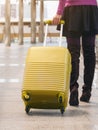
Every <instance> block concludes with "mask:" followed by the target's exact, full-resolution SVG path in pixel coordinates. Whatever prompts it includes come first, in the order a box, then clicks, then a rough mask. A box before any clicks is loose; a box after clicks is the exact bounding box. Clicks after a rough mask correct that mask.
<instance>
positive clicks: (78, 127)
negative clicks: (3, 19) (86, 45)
mask: <svg viewBox="0 0 98 130" xmlns="http://www.w3.org/2000/svg"><path fill="white" fill-rule="evenodd" d="M30 46H32V45H31V44H29V43H25V44H24V45H23V46H20V45H17V44H16V43H15V44H14V43H13V44H12V46H11V47H5V45H4V44H2V43H1V44H0V130H98V65H97V66H96V71H95V78H94V83H93V90H92V98H91V101H90V103H89V104H88V103H83V102H80V105H79V107H71V106H69V105H68V107H67V108H66V111H65V113H64V115H63V116H61V113H60V111H59V110H38V109H34V110H33V109H32V112H31V114H30V115H26V113H25V111H24V104H23V101H22V99H21V89H22V82H23V72H24V66H25V56H26V53H27V50H28V48H29V47H30ZM82 71H83V66H82V56H81V63H80V77H79V84H80V88H79V94H80V95H81V86H82V81H83V80H82V77H83V72H82ZM80 95H79V96H80Z"/></svg>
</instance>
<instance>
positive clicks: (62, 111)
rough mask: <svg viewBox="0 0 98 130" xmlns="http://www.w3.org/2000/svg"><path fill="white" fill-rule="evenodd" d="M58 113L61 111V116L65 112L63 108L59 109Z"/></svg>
mask: <svg viewBox="0 0 98 130" xmlns="http://www.w3.org/2000/svg"><path fill="white" fill-rule="evenodd" d="M60 111H61V114H62V115H63V113H64V111H65V109H64V107H61V109H60Z"/></svg>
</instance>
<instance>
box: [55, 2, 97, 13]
mask: <svg viewBox="0 0 98 130" xmlns="http://www.w3.org/2000/svg"><path fill="white" fill-rule="evenodd" d="M96 1H97V0H59V5H58V9H57V14H59V15H61V14H62V12H63V9H64V7H67V6H73V5H97V2H96Z"/></svg>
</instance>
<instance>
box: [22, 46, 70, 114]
mask: <svg viewBox="0 0 98 130" xmlns="http://www.w3.org/2000/svg"><path fill="white" fill-rule="evenodd" d="M70 73H71V56H70V53H69V51H68V49H67V48H64V47H46V46H45V47H31V48H29V50H28V54H27V57H26V66H25V72H24V81H23V88H22V99H23V101H24V103H25V111H26V113H29V111H30V108H40V109H60V111H61V113H62V114H63V113H64V111H65V108H66V107H67V103H68V93H69V83H70Z"/></svg>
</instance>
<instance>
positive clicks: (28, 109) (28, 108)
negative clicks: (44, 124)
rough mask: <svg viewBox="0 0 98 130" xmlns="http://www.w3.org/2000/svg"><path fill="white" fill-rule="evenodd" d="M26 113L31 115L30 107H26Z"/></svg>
mask: <svg viewBox="0 0 98 130" xmlns="http://www.w3.org/2000/svg"><path fill="white" fill-rule="evenodd" d="M25 111H26V113H27V114H29V111H30V107H28V106H26V108H25Z"/></svg>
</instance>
